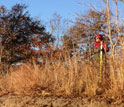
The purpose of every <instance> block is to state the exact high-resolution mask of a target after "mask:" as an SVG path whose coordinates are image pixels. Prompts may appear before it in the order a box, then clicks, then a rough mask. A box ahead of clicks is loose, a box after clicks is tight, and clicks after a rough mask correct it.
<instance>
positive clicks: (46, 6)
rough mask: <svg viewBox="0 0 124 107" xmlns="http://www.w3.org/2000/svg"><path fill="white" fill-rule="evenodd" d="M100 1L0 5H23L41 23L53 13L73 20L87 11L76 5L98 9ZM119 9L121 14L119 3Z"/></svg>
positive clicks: (2, 1) (32, 0)
mask: <svg viewBox="0 0 124 107" xmlns="http://www.w3.org/2000/svg"><path fill="white" fill-rule="evenodd" d="M101 1H102V0H0V5H5V6H6V7H7V8H10V7H12V6H13V5H15V4H16V3H24V4H26V5H27V6H28V8H27V10H28V11H29V13H30V14H31V16H33V17H38V18H40V19H41V20H43V21H48V20H49V19H50V18H51V17H52V15H53V13H55V12H57V13H59V14H60V15H61V16H62V17H64V18H67V19H70V20H71V19H72V20H73V19H74V18H75V16H74V14H75V13H79V12H82V11H85V10H87V9H88V6H85V5H83V6H80V5H79V4H78V3H84V4H88V3H92V5H94V7H95V8H97V9H100V8H101V7H102V6H103V3H102V2H101ZM111 8H113V10H114V6H113V5H111ZM119 8H120V9H121V11H122V12H123V10H124V4H122V3H121V4H120V7H119ZM122 8H123V9H122ZM122 15H123V14H122ZM122 15H121V16H122Z"/></svg>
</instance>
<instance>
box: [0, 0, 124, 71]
mask: <svg viewBox="0 0 124 107" xmlns="http://www.w3.org/2000/svg"><path fill="white" fill-rule="evenodd" d="M112 1H113V3H114V4H115V7H116V11H115V14H114V13H113V12H112V11H111V10H110V7H109V6H110V4H109V0H104V1H103V3H104V4H105V8H104V9H103V10H101V11H99V10H95V9H93V8H91V9H90V10H89V11H88V12H86V13H85V12H84V13H80V14H77V17H76V21H75V22H74V23H73V25H71V26H70V27H68V26H67V23H69V21H67V20H66V21H65V20H63V19H62V17H61V16H59V15H58V14H54V17H53V18H52V19H51V20H50V21H49V24H50V28H51V31H50V32H47V30H46V27H45V26H44V25H43V24H42V22H41V21H40V20H37V19H35V18H32V17H31V16H30V14H29V12H28V11H26V8H27V6H26V5H24V4H16V5H14V6H13V7H12V8H11V9H9V10H8V9H7V8H5V7H4V6H1V7H0V63H1V64H0V65H1V68H2V69H4V70H5V69H8V67H9V66H11V65H13V64H17V63H21V62H23V63H26V62H29V61H31V60H32V59H34V60H35V61H36V62H37V63H45V61H46V60H47V59H50V58H51V57H54V58H56V59H60V58H57V57H59V56H61V59H63V58H62V57H63V55H62V54H63V53H64V54H67V53H68V55H69V57H72V56H73V55H77V54H78V55H80V56H83V57H84V58H87V57H91V56H92V54H93V48H94V47H93V41H94V35H96V34H103V36H104V39H105V41H106V42H107V43H108V45H109V47H110V48H111V50H110V53H111V56H112V57H113V58H114V56H115V55H117V54H118V53H119V54H120V55H121V54H122V53H123V51H122V49H123V48H124V43H123V33H124V30H123V29H124V26H123V21H122V23H120V21H119V13H118V0H112ZM119 2H120V1H119ZM118 47H121V48H118ZM121 52H122V53H121Z"/></svg>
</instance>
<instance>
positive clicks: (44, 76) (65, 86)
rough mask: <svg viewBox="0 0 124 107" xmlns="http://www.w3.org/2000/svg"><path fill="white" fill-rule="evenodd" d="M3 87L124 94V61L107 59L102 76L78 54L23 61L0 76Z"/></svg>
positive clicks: (58, 92) (33, 91) (70, 93)
mask: <svg viewBox="0 0 124 107" xmlns="http://www.w3.org/2000/svg"><path fill="white" fill-rule="evenodd" d="M0 89H1V90H4V91H8V92H9V93H15V94H27V95H28V94H36V93H38V94H39V95H43V94H49V95H63V96H91V97H92V96H97V95H98V96H101V95H102V96H103V97H106V98H107V97H112V98H115V97H122V95H123V94H124V91H123V90H124V62H123V60H119V59H118V58H116V60H108V68H106V71H105V70H104V71H103V73H102V76H100V72H99V69H98V68H96V67H95V66H94V64H92V63H90V62H84V61H80V62H78V61H77V57H74V58H69V59H66V61H65V62H63V61H55V63H53V64H51V63H49V62H47V63H46V64H45V65H44V66H39V65H37V64H36V63H33V64H30V63H29V64H22V65H20V66H17V67H13V68H10V72H9V73H8V74H6V75H5V76H3V77H1V79H0Z"/></svg>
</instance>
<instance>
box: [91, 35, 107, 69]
mask: <svg viewBox="0 0 124 107" xmlns="http://www.w3.org/2000/svg"><path fill="white" fill-rule="evenodd" d="M94 39H95V41H94V49H93V50H94V51H93V62H94V66H96V67H97V68H98V69H99V67H100V51H102V65H103V68H104V69H106V65H107V56H106V52H109V47H108V46H107V45H106V43H105V41H104V40H103V36H102V35H101V34H98V35H95V38H94ZM101 45H102V49H101Z"/></svg>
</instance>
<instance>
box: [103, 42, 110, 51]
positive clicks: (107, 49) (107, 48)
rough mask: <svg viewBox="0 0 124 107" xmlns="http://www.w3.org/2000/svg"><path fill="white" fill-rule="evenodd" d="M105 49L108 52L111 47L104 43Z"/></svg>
mask: <svg viewBox="0 0 124 107" xmlns="http://www.w3.org/2000/svg"><path fill="white" fill-rule="evenodd" d="M103 48H104V49H105V51H106V52H108V51H109V47H108V46H107V45H106V44H105V43H103Z"/></svg>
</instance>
